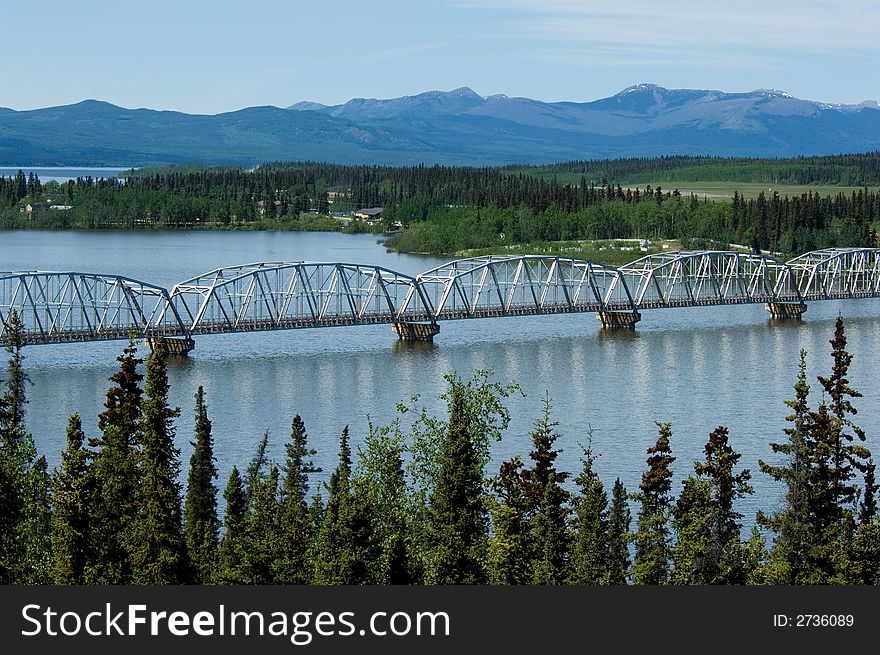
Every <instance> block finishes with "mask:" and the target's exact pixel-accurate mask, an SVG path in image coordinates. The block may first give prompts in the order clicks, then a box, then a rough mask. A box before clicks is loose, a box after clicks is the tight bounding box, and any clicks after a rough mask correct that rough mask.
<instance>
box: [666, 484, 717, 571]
mask: <svg viewBox="0 0 880 655" xmlns="http://www.w3.org/2000/svg"><path fill="white" fill-rule="evenodd" d="M713 517H714V512H713V507H712V487H711V484H710V483H709V481H708V480H705V479H702V478H698V477H695V476H693V475H691V476H689V477H688V478H687V479H686V480H685V481H684V483H683V485H682V490H681V494H680V495H679V497H678V500H677V501H676V503H675V507H674V508H673V510H672V527H673V529H674V531H675V545H674V546H673V548H672V572H671V573H670V579H669V581H670V582H671V583H672V584H678V585H689V584H710V583H712V582H713V581H714V579H715V577H716V575H717V566H715V563H714V562H713V561H712V560H711V556H710V552H711V549H712V544H711V540H712V524H713Z"/></svg>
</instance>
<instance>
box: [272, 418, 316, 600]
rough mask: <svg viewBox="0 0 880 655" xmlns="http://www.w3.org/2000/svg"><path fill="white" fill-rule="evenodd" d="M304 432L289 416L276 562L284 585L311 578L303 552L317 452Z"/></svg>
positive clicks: (307, 536)
mask: <svg viewBox="0 0 880 655" xmlns="http://www.w3.org/2000/svg"><path fill="white" fill-rule="evenodd" d="M308 438H309V437H308V434H307V433H306V427H305V424H304V423H303V420H302V418H300V416H299V414H297V415H296V416H294V417H293V422H292V424H291V427H290V443H288V444H286V445H285V450H286V452H287V459H286V461H285V464H284V478H283V480H282V486H281V504H282V507H281V509H282V530H283V533H284V554H283V556H282V558H281V560H280V561H279V563H278V573H277V577H278V580H279V582H282V583H284V584H308V583H309V582H310V581H311V579H312V577H313V574H312V571H311V570H310V566H309V562H308V561H307V560H306V552H307V550H308V547H309V541H310V539H311V538H312V533H311V530H310V525H309V505H308V493H309V476H310V475H313V474H315V473H320V472H321V468H320V467H318V466H315V463H314V461H313V460H312V457H314V456H315V455H316V454H317V452H318V451H316V450H314V449H313V448H309V446H308Z"/></svg>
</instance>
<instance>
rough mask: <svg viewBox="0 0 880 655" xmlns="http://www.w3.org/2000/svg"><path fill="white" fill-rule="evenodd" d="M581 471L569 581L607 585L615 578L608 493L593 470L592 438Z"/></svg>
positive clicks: (576, 480)
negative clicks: (612, 573)
mask: <svg viewBox="0 0 880 655" xmlns="http://www.w3.org/2000/svg"><path fill="white" fill-rule="evenodd" d="M583 451H584V454H583V457H581V464H582V468H581V472H580V474H579V475H578V476H577V477H576V478H575V479H574V482H575V484H576V485H577V487H578V493H577V495H575V497H574V500H573V503H572V504H573V505H574V525H573V533H574V538H573V541H572V547H571V575H570V576H569V582H571V583H572V584H579V585H595V584H607V583H608V582H609V581H610V579H611V572H610V570H609V569H610V567H609V555H610V554H611V544H610V543H609V534H608V494H607V493H605V488H604V487H603V486H602V481H601V480H600V479H599V476H598V475H597V474H596V471H595V470H593V464H594V462H595V460H596V458H595V455H593V448H592V435H591V438H590V443H589V445H588V446H587V447H586V448H583Z"/></svg>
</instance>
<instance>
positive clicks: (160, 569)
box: [132, 339, 187, 584]
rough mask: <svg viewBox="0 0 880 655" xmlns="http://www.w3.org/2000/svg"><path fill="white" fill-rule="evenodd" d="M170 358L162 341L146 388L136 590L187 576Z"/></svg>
mask: <svg viewBox="0 0 880 655" xmlns="http://www.w3.org/2000/svg"><path fill="white" fill-rule="evenodd" d="M166 356H167V352H166V346H165V344H164V341H162V340H161V339H160V340H159V341H158V342H157V343H156V344H155V346H154V349H153V354H152V356H151V357H150V358H149V360H148V362H147V375H146V384H145V386H144V392H145V400H144V404H143V424H142V427H143V430H142V437H141V443H142V451H141V485H140V489H139V492H138V495H137V500H138V506H139V507H138V513H137V515H136V517H135V520H134V525H133V528H134V529H133V534H134V543H133V544H132V568H133V576H132V581H133V582H134V583H135V584H174V583H179V582H182V581H183V580H184V579H185V575H186V566H187V561H186V547H185V543H186V542H185V540H184V535H183V528H182V523H181V511H180V484H179V483H178V482H177V478H178V474H179V471H180V451H179V450H178V449H177V448H176V447H175V446H174V433H175V429H174V425H173V420H174V419H175V418H176V417H177V416H179V415H180V410H179V409H177V408H171V407H169V405H168V372H167V364H166Z"/></svg>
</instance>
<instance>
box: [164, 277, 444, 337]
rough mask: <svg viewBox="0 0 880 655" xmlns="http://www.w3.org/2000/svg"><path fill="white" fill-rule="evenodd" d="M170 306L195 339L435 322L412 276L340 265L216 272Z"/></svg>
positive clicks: (181, 288)
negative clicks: (210, 335)
mask: <svg viewBox="0 0 880 655" xmlns="http://www.w3.org/2000/svg"><path fill="white" fill-rule="evenodd" d="M171 305H172V306H173V307H174V308H175V309H176V311H177V312H178V313H179V314H180V315H181V316H182V317H183V318H184V320H185V321H186V322H187V324H188V327H189V329H190V330H191V331H192V332H193V333H200V332H233V331H240V330H273V329H286V328H296V327H315V326H322V325H323V326H330V325H356V324H367V323H393V322H396V321H398V320H403V318H408V319H409V320H426V319H430V318H431V316H432V311H431V308H430V306H426V305H425V303H424V302H423V300H422V297H421V296H420V294H419V290H418V288H417V285H416V284H415V278H413V277H412V276H409V275H404V274H402V273H398V272H396V271H391V270H389V269H386V268H382V267H380V266H365V265H362V264H346V263H337V262H333V263H328V262H275V263H270V264H250V265H246V266H238V267H233V268H225V269H217V270H215V271H211V272H210V273H206V274H204V275H201V276H199V277H197V278H193V279H191V280H187V281H186V282H182V283H180V284H178V285H176V286H175V287H174V288H173V289H172V291H171ZM405 305H406V306H407V311H406V312H405V313H404V312H403V311H402V308H403V307H404V306H405ZM404 314H406V316H404Z"/></svg>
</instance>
